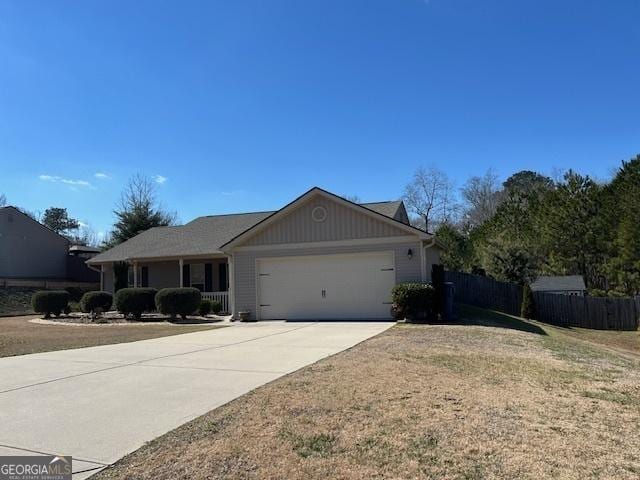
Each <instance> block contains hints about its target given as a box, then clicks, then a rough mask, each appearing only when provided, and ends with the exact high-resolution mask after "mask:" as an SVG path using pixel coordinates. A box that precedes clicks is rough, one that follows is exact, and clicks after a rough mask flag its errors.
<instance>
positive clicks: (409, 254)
mask: <svg viewBox="0 0 640 480" xmlns="http://www.w3.org/2000/svg"><path fill="white" fill-rule="evenodd" d="M407 257H408V258H409V260H411V258H412V257H413V250H411V249H409V250H407Z"/></svg>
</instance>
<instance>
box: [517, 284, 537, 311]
mask: <svg viewBox="0 0 640 480" xmlns="http://www.w3.org/2000/svg"><path fill="white" fill-rule="evenodd" d="M520 316H521V317H522V318H528V319H534V318H535V304H534V302H533V292H532V291H531V286H530V285H529V284H528V283H526V284H525V285H524V286H523V287H522V306H521V308H520Z"/></svg>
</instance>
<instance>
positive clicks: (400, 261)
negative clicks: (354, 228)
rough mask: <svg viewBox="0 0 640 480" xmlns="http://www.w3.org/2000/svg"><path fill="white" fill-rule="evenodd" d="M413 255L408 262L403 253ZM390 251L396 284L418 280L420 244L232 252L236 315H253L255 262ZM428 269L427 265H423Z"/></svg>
mask: <svg viewBox="0 0 640 480" xmlns="http://www.w3.org/2000/svg"><path fill="white" fill-rule="evenodd" d="M409 249H411V250H412V252H413V256H412V258H411V259H409V257H408V255H407V252H408V250H409ZM383 251H386V252H388V251H393V252H394V257H395V272H396V283H402V282H410V281H420V280H421V264H420V242H419V241H417V240H416V241H415V242H408V243H391V244H378V245H367V246H357V247H354V246H352V247H319V248H295V249H293V248H292V249H287V250H260V251H253V252H247V251H243V252H236V253H235V254H234V271H235V275H234V286H235V305H236V310H235V311H236V312H239V311H245V310H248V311H250V312H251V315H252V316H255V312H256V259H258V258H267V257H286V256H304V255H332V254H339V253H364V252H383ZM427 270H431V265H427Z"/></svg>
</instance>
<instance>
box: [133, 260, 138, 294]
mask: <svg viewBox="0 0 640 480" xmlns="http://www.w3.org/2000/svg"><path fill="white" fill-rule="evenodd" d="M137 286H138V262H133V287H134V288H136V287H137Z"/></svg>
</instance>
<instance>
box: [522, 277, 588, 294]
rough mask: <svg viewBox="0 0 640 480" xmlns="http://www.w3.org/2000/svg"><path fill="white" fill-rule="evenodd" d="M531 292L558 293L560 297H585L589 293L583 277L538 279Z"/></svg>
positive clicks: (532, 285)
mask: <svg viewBox="0 0 640 480" xmlns="http://www.w3.org/2000/svg"><path fill="white" fill-rule="evenodd" d="M531 290H532V291H534V292H541V293H557V294H560V295H575V296H579V297H583V296H584V295H585V294H586V293H587V287H586V286H585V284H584V279H583V278H582V275H563V276H551V277H538V279H537V280H536V281H535V282H533V283H532V284H531Z"/></svg>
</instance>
